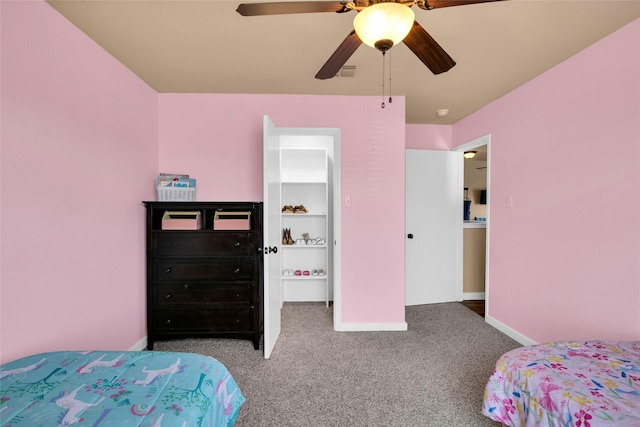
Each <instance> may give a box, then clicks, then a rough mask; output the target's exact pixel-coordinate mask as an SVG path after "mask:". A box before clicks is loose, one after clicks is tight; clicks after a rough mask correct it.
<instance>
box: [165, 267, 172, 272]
mask: <svg viewBox="0 0 640 427" xmlns="http://www.w3.org/2000/svg"><path fill="white" fill-rule="evenodd" d="M171 271H172V270H171V267H167V268H165V269H164V272H165V273H171Z"/></svg>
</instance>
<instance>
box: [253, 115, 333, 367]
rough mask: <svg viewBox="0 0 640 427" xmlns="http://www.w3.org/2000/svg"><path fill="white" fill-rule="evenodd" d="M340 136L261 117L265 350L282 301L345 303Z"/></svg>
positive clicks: (272, 342) (276, 330) (274, 332)
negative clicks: (342, 295) (342, 294)
mask: <svg viewBox="0 0 640 427" xmlns="http://www.w3.org/2000/svg"><path fill="white" fill-rule="evenodd" d="M339 172H340V130H339V129H336V128H280V127H277V126H275V125H274V124H273V122H272V121H271V120H270V119H269V117H267V116H265V117H264V199H263V200H264V224H263V238H264V298H263V304H264V351H265V358H269V357H270V355H271V352H272V351H273V348H274V346H275V343H276V340H277V339H278V335H279V334H280V326H281V319H280V316H281V309H282V304H283V303H284V302H289V301H290V302H302V301H318V302H320V301H322V302H324V304H325V305H326V306H327V307H329V303H330V301H333V302H334V317H335V313H336V310H337V309H338V307H339V305H340V304H339V301H340V293H339V289H340V281H339V277H340V275H339V271H340V242H339V236H340V231H339V229H340V203H339V200H340V199H339V197H340V173H339Z"/></svg>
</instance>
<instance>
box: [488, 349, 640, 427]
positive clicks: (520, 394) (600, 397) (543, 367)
mask: <svg viewBox="0 0 640 427" xmlns="http://www.w3.org/2000/svg"><path fill="white" fill-rule="evenodd" d="M482 413H483V414H484V415H486V416H487V417H489V418H491V419H492V420H495V421H498V422H501V423H503V424H504V425H507V426H510V427H516V426H518V427H520V426H524V427H526V426H576V427H596V426H598V427H599V426H616V427H623V426H626V427H630V426H634V427H640V341H617V342H613V341H588V342H577V341H564V342H553V343H548V344H539V345H534V346H528V347H521V348H517V349H515V350H512V351H510V352H508V353H505V354H504V355H503V356H502V357H501V358H500V359H499V360H498V361H497V362H496V367H495V369H494V371H493V373H492V374H491V377H490V378H489V381H488V383H487V387H486V389H485V393H484V403H483V407H482Z"/></svg>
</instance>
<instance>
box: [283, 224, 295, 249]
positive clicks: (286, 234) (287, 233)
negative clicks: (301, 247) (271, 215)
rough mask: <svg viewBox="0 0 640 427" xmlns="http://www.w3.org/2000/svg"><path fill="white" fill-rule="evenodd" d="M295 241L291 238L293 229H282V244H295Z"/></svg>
mask: <svg viewBox="0 0 640 427" xmlns="http://www.w3.org/2000/svg"><path fill="white" fill-rule="evenodd" d="M294 243H295V242H294V241H293V239H292V238H291V229H290V228H283V229H282V244H283V245H293V244H294Z"/></svg>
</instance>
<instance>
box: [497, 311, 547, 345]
mask: <svg viewBox="0 0 640 427" xmlns="http://www.w3.org/2000/svg"><path fill="white" fill-rule="evenodd" d="M484 320H485V321H486V322H487V323H488V324H490V325H491V326H493V327H494V328H496V329H497V330H499V331H500V332H502V333H503V334H505V335H507V336H508V337H509V338H512V339H514V340H516V341H518V342H519V343H520V344H522V345H525V346H526V345H534V344H537V343H536V342H535V341H534V340H532V339H531V338H529V337H527V336H525V335H522V334H521V333H520V332H518V331H516V330H515V329H512V328H510V327H508V326H507V325H505V324H504V323H502V322H499V321H498V320H496V319H494V318H493V317H491V316H486V317H485V318H484Z"/></svg>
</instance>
